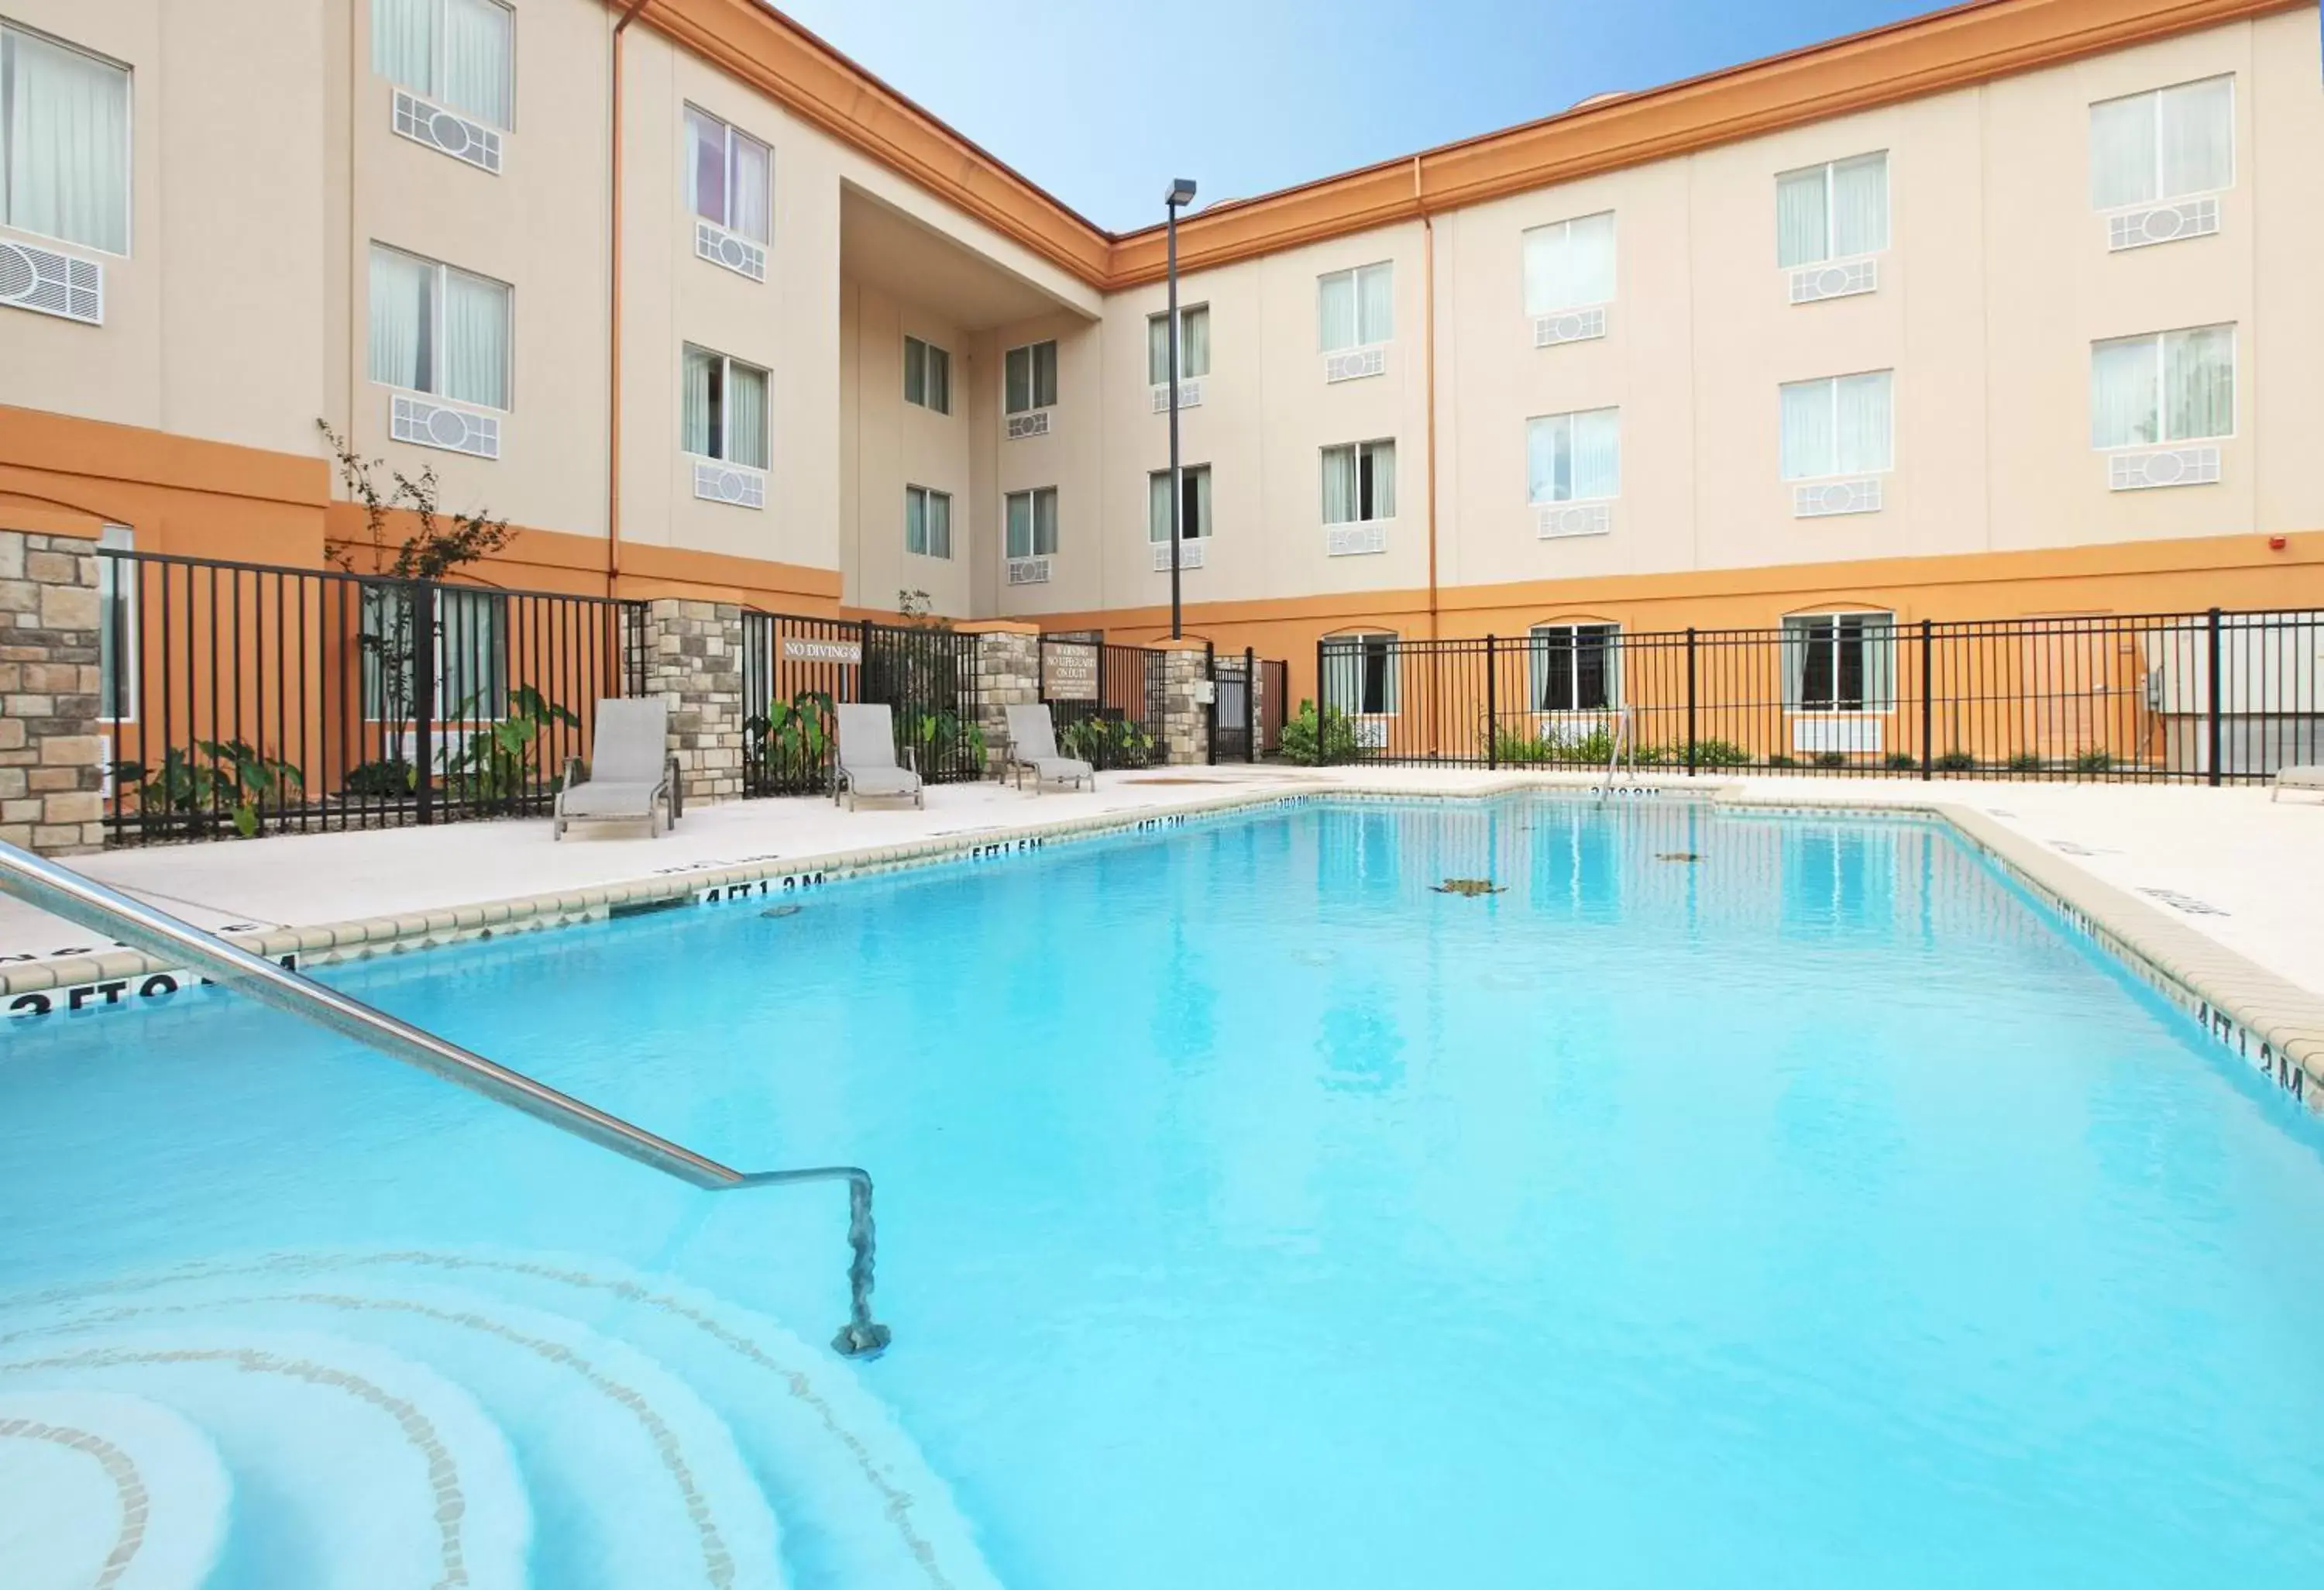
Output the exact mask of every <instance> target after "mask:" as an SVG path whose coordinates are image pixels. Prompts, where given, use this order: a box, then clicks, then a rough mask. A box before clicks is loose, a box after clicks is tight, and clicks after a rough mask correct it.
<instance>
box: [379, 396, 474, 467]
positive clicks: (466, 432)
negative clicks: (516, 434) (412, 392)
mask: <svg viewBox="0 0 2324 1590" xmlns="http://www.w3.org/2000/svg"><path fill="white" fill-rule="evenodd" d="M387 430H388V434H389V435H390V436H392V437H393V438H395V439H396V440H398V441H408V442H411V443H414V444H415V445H417V446H420V447H423V448H443V449H444V450H445V451H446V452H447V453H466V454H467V455H468V456H469V457H470V458H499V457H500V456H501V422H500V421H498V420H496V419H494V418H493V416H492V415H490V414H477V413H472V412H471V411H468V410H466V409H455V408H452V407H449V406H448V405H447V404H444V403H438V402H430V401H429V399H427V398H420V397H406V396H405V395H404V394H403V393H396V394H395V395H394V397H393V398H392V399H391V400H390V401H389V403H388V421H387Z"/></svg>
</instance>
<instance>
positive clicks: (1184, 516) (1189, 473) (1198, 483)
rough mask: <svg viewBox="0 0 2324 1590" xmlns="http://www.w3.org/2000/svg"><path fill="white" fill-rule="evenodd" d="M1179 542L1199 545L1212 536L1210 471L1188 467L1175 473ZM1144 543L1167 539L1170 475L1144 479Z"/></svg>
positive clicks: (1159, 473)
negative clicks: (1197, 542)
mask: <svg viewBox="0 0 2324 1590" xmlns="http://www.w3.org/2000/svg"><path fill="white" fill-rule="evenodd" d="M1178 478H1179V491H1178V539H1179V540H1181V541H1199V540H1200V539H1202V538H1203V537H1204V536H1206V535H1208V534H1210V533H1211V467H1210V466H1209V465H1208V464H1188V465H1186V466H1185V467H1182V468H1181V469H1180V470H1179V471H1178ZM1146 539H1147V540H1148V541H1168V540H1169V539H1170V472H1169V471H1168V470H1167V469H1157V470H1156V471H1154V473H1153V474H1151V475H1149V476H1147V477H1146Z"/></svg>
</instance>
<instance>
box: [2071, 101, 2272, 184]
mask: <svg viewBox="0 0 2324 1590" xmlns="http://www.w3.org/2000/svg"><path fill="white" fill-rule="evenodd" d="M2235 180H2236V80H2235V79H2233V78H2206V79H2203V81H2201V82H2199V83H2181V84H2180V85H2178V87H2176V88H2154V89H2151V90H2149V91H2148V92H2146V93H2144V94H2132V95H2128V96H2126V97H2124V98H2121V99H2107V100H2101V101H2100V102H2099V103H2098V104H2096V105H2093V106H2090V204H2091V207H2092V208H2096V209H2116V208H2121V207H2122V206H2124V205H2130V204H2153V203H2154V202H2156V201H2157V200H2159V199H2178V198H2181V197H2182V196H2184V195H2186V194H2190V193H2213V192H2217V191H2218V190H2220V189H2222V188H2231V187H2233V186H2235Z"/></svg>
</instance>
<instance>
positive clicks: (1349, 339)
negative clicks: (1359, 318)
mask: <svg viewBox="0 0 2324 1590" xmlns="http://www.w3.org/2000/svg"><path fill="white" fill-rule="evenodd" d="M1315 310H1316V316H1317V319H1318V322H1319V323H1318V328H1317V340H1318V341H1319V343H1320V344H1321V345H1322V347H1323V351H1324V352H1325V353H1327V354H1328V353H1335V352H1337V351H1338V350H1339V349H1341V348H1343V347H1355V346H1356V273H1354V272H1353V271H1340V272H1336V273H1333V274H1332V275H1329V276H1324V277H1321V278H1319V279H1318V280H1317V282H1316V283H1315Z"/></svg>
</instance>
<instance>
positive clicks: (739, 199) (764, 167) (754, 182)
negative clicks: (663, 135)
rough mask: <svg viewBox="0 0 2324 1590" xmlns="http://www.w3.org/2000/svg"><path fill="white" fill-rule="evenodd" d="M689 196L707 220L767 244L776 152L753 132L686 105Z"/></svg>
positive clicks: (687, 187)
mask: <svg viewBox="0 0 2324 1590" xmlns="http://www.w3.org/2000/svg"><path fill="white" fill-rule="evenodd" d="M686 199H687V203H688V204H690V205H692V206H693V207H694V213H695V214H696V215H697V216H700V217H702V218H703V219H704V220H705V221H710V222H714V223H715V224H716V225H718V226H724V227H725V228H726V230H728V231H729V232H732V233H733V234H735V235H736V236H740V237H747V238H749V239H750V240H751V241H752V242H753V243H764V242H766V241H767V236H768V233H769V232H770V230H771V226H770V217H772V215H773V212H774V202H775V162H774V156H773V155H771V154H770V153H768V150H767V146H766V145H765V144H763V143H760V142H759V141H758V140H757V139H756V138H753V137H752V136H751V135H750V134H748V133H745V132H742V131H741V130H740V129H738V128H735V127H732V126H729V125H727V124H726V123H724V122H722V121H720V120H719V119H718V118H717V117H716V116H712V115H711V114H710V113H709V112H708V111H706V110H696V108H695V107H694V106H690V105H689V106H687V107H686Z"/></svg>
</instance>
